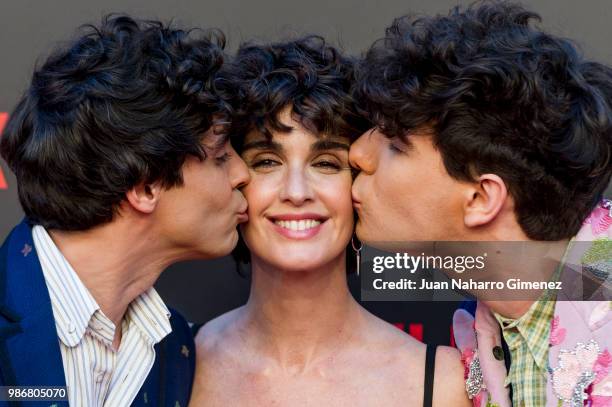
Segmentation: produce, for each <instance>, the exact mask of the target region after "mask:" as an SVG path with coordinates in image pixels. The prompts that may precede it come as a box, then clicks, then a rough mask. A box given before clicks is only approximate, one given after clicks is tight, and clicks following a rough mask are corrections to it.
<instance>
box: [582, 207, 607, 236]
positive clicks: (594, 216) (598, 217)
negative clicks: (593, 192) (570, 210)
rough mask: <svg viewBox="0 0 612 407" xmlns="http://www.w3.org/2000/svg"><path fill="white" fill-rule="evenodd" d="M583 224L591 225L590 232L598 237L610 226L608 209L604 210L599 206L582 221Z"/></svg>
mask: <svg viewBox="0 0 612 407" xmlns="http://www.w3.org/2000/svg"><path fill="white" fill-rule="evenodd" d="M584 223H585V224H590V225H591V231H592V232H593V234H594V235H599V234H601V233H603V232H605V231H606V230H608V228H609V227H610V226H611V225H612V216H610V208H605V207H604V206H602V205H599V206H598V207H597V208H595V210H593V212H591V215H590V216H589V217H588V218H587V219H586V220H585V221H584Z"/></svg>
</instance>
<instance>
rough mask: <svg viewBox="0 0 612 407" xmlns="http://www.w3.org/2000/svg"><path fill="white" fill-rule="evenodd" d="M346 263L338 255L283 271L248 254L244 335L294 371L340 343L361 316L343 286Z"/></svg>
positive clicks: (331, 350) (350, 332) (339, 345)
mask: <svg viewBox="0 0 612 407" xmlns="http://www.w3.org/2000/svg"><path fill="white" fill-rule="evenodd" d="M345 264H346V263H345V257H344V256H339V258H337V259H334V260H333V261H332V262H330V263H329V264H327V265H325V266H323V267H320V268H318V269H311V270H304V271H286V270H280V269H277V268H275V267H273V266H271V265H269V264H266V263H264V262H263V261H261V260H260V259H258V258H253V260H252V270H253V273H252V274H253V281H252V285H251V295H250V297H249V301H248V302H247V305H246V307H245V309H244V314H243V315H244V318H245V320H244V322H245V325H243V326H245V328H247V327H248V331H249V336H250V338H249V341H251V340H252V341H253V342H251V343H253V344H254V345H255V346H257V348H258V349H259V350H260V351H262V352H263V353H264V354H265V355H267V356H268V357H271V358H272V359H273V360H275V361H276V362H277V363H278V364H279V365H280V366H281V367H283V368H286V369H288V370H291V371H294V372H296V371H297V372H299V371H303V370H305V369H307V367H308V366H309V365H310V364H311V363H312V362H316V360H317V359H318V358H319V357H325V356H329V355H330V354H332V353H333V352H334V351H337V350H338V349H341V344H343V343H344V344H346V342H347V341H348V340H349V338H351V337H352V336H353V333H354V332H356V330H357V329H356V328H357V325H358V324H359V323H360V321H361V316H362V313H361V308H360V307H359V305H358V304H357V302H356V301H355V300H354V298H353V297H352V295H351V293H350V292H349V290H348V286H347V281H346V266H345ZM315 356H316V357H315Z"/></svg>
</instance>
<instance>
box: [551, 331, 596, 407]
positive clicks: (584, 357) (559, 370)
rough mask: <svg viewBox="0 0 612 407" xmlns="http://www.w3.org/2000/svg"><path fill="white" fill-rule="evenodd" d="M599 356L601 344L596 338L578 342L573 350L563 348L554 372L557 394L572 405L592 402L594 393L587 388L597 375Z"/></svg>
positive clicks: (581, 405)
mask: <svg viewBox="0 0 612 407" xmlns="http://www.w3.org/2000/svg"><path fill="white" fill-rule="evenodd" d="M599 356H600V353H599V345H598V344H597V342H595V341H594V340H591V341H589V342H588V343H587V344H583V343H577V344H576V346H575V347H574V349H573V350H566V349H563V350H561V351H560V352H559V359H558V360H559V364H558V366H557V367H556V368H554V369H553V372H552V384H553V391H554V393H555V395H556V396H557V397H558V398H559V399H560V400H562V401H563V402H566V403H569V405H570V406H571V407H583V406H584V402H585V401H589V402H591V403H592V395H589V394H588V393H587V389H589V386H591V384H592V383H593V382H594V381H595V378H596V376H597V373H596V372H595V363H596V361H598V360H599ZM605 361H606V360H605V359H602V362H604V363H605ZM589 399H590V400H589ZM591 405H592V404H591Z"/></svg>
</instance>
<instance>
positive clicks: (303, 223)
mask: <svg viewBox="0 0 612 407" xmlns="http://www.w3.org/2000/svg"><path fill="white" fill-rule="evenodd" d="M268 220H269V221H270V222H271V223H272V226H273V228H274V230H275V231H276V232H278V233H279V234H280V235H282V236H284V237H286V238H289V239H297V240H300V239H310V238H311V237H313V236H315V235H316V234H318V233H319V231H320V230H321V228H322V226H323V224H324V223H325V221H326V220H327V218H324V217H322V216H319V215H310V216H304V215H282V216H278V217H274V218H268Z"/></svg>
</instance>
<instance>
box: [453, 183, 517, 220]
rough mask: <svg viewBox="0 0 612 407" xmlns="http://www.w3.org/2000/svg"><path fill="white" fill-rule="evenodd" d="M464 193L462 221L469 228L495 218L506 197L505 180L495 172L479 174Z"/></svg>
mask: <svg viewBox="0 0 612 407" xmlns="http://www.w3.org/2000/svg"><path fill="white" fill-rule="evenodd" d="M466 193H467V199H466V201H465V204H464V212H463V214H464V217H463V221H464V223H465V226H467V227H471V228H473V227H478V226H483V225H486V224H488V223H490V222H492V221H493V220H495V218H496V217H497V215H498V214H499V212H500V211H501V210H502V208H503V206H504V203H505V202H506V198H507V197H508V189H507V188H506V184H505V182H504V181H503V180H502V179H501V178H500V177H499V176H497V175H495V174H483V175H480V176H479V177H478V179H477V180H476V182H475V183H473V184H471V185H470V188H468V190H467V192H466Z"/></svg>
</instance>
